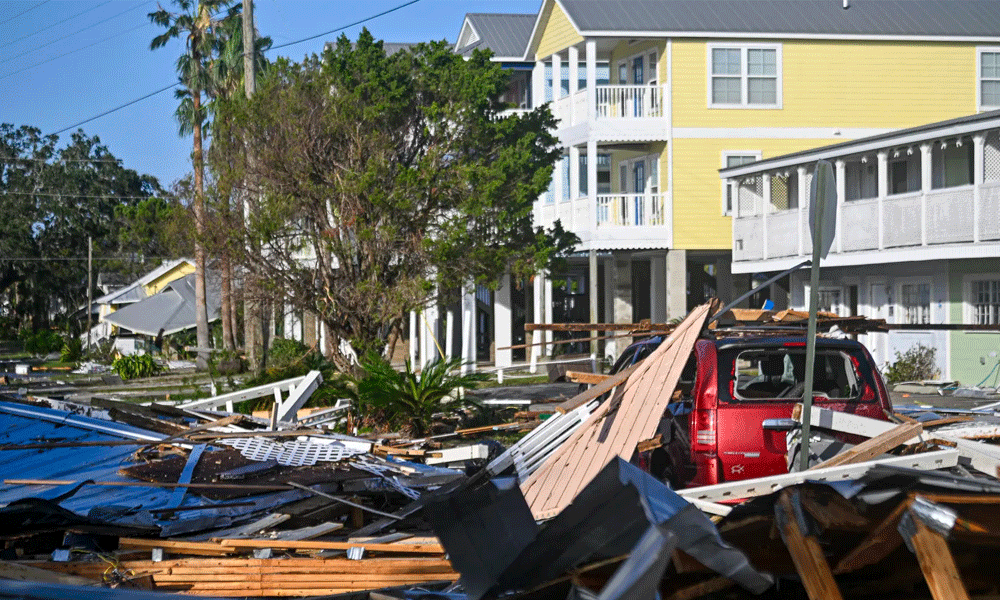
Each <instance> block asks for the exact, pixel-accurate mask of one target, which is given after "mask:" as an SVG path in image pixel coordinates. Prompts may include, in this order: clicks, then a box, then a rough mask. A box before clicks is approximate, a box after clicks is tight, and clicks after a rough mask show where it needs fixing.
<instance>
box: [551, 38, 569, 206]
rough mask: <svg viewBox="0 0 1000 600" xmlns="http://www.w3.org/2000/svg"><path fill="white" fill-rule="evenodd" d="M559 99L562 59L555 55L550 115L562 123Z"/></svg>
mask: <svg viewBox="0 0 1000 600" xmlns="http://www.w3.org/2000/svg"><path fill="white" fill-rule="evenodd" d="M560 98H562V57H561V56H559V54H558V53H557V54H553V55H552V114H553V115H554V116H555V118H556V119H557V120H559V121H564V120H565V119H566V115H564V114H562V111H561V110H560V105H559V99H560ZM557 202H558V200H557Z"/></svg>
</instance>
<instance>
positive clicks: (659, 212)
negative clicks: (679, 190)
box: [597, 194, 669, 227]
mask: <svg viewBox="0 0 1000 600" xmlns="http://www.w3.org/2000/svg"><path fill="white" fill-rule="evenodd" d="M665 199H666V194H600V195H599V196H597V226H598V227H600V226H602V225H617V226H623V227H637V226H645V225H666V224H668V222H669V220H668V218H667V214H666V202H665Z"/></svg>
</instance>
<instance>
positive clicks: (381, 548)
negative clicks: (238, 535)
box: [221, 539, 444, 554]
mask: <svg viewBox="0 0 1000 600" xmlns="http://www.w3.org/2000/svg"><path fill="white" fill-rule="evenodd" d="M221 543H222V545H223V546H226V547H230V548H274V549H276V550H278V549H280V550H350V549H351V548H359V547H360V548H364V549H365V550H369V551H372V552H402V553H407V554H444V548H443V547H442V546H441V544H404V543H389V544H375V543H366V542H325V541H319V540H268V539H265V540H222V542H221Z"/></svg>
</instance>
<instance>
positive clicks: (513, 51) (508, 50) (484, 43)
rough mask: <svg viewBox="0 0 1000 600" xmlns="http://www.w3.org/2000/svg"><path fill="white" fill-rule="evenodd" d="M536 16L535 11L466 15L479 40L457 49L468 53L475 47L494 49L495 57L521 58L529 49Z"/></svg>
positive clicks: (465, 53)
mask: <svg viewBox="0 0 1000 600" xmlns="http://www.w3.org/2000/svg"><path fill="white" fill-rule="evenodd" d="M537 17H538V15H536V14H535V13H531V14H498V13H469V14H467V15H465V20H466V21H467V22H468V24H469V25H471V26H472V28H473V29H475V31H476V34H477V35H478V36H479V39H478V40H477V41H475V42H473V43H471V44H468V45H466V46H464V47H462V48H457V49H456V51H457V52H458V53H459V54H462V55H465V56H468V55H470V54H472V51H473V50H475V49H477V48H483V49H487V50H492V51H493V55H494V56H498V57H501V58H514V57H517V58H521V57H523V56H524V53H525V50H527V48H528V41H529V40H530V39H531V30H532V29H533V28H534V26H535V20H536V19H537ZM463 25H464V24H463Z"/></svg>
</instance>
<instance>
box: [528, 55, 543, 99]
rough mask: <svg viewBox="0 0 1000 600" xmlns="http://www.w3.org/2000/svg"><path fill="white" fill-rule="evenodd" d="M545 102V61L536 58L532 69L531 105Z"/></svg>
mask: <svg viewBox="0 0 1000 600" xmlns="http://www.w3.org/2000/svg"><path fill="white" fill-rule="evenodd" d="M543 104H545V61H541V60H536V61H535V68H534V69H532V70H531V107H532V108H538V107H539V106H542V105H543Z"/></svg>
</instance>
